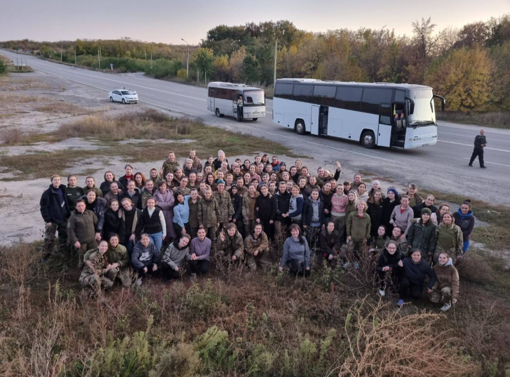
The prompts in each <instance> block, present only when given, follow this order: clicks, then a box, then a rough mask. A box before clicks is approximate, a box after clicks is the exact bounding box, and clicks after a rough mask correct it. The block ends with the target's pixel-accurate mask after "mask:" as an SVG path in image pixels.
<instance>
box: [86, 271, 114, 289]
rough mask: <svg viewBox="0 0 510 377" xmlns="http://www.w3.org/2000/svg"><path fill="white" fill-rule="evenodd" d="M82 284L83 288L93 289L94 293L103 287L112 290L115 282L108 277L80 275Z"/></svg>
mask: <svg viewBox="0 0 510 377" xmlns="http://www.w3.org/2000/svg"><path fill="white" fill-rule="evenodd" d="M80 284H81V286H82V287H83V288H91V289H93V290H94V291H98V290H100V289H101V287H102V288H104V289H109V288H111V287H112V286H113V281H111V280H110V279H109V278H108V277H106V276H99V275H96V274H85V273H82V274H81V275H80Z"/></svg>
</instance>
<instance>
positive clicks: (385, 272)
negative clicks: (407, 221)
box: [375, 241, 402, 297]
mask: <svg viewBox="0 0 510 377" xmlns="http://www.w3.org/2000/svg"><path fill="white" fill-rule="evenodd" d="M401 260H402V253H401V252H400V250H399V249H398V245H397V243H396V242H395V241H389V242H388V243H387V244H386V248H385V249H384V250H383V251H382V252H381V254H380V256H379V261H378V262H377V266H376V267H375V270H376V271H377V274H378V278H379V294H380V295H381V296H383V297H384V296H385V295H386V287H387V285H388V282H389V283H390V284H391V287H392V289H393V290H396V289H397V288H398V286H399V284H400V278H401V276H402V267H400V266H399V265H398V263H399V262H400V261H401ZM387 276H388V277H389V279H387V278H386V277H387Z"/></svg>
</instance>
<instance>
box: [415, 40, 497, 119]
mask: <svg viewBox="0 0 510 377" xmlns="http://www.w3.org/2000/svg"><path fill="white" fill-rule="evenodd" d="M491 71H492V62H491V61H490V59H489V56H488V54H487V52H486V51H485V50H484V49H482V48H480V47H479V46H478V47H475V48H472V49H468V48H461V49H457V50H453V51H451V52H450V53H449V54H448V56H447V57H446V58H440V59H438V60H436V61H435V62H434V63H433V64H432V66H431V67H430V68H429V70H428V71H427V74H426V81H425V83H426V84H427V85H430V86H432V87H433V88H434V90H435V92H437V93H440V94H441V95H444V96H445V97H446V100H447V104H448V110H450V111H462V112H468V111H473V110H482V109H484V105H486V104H487V102H488V101H489V98H490V93H491V85H490V84H491Z"/></svg>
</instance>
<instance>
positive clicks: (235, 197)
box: [230, 183, 246, 239]
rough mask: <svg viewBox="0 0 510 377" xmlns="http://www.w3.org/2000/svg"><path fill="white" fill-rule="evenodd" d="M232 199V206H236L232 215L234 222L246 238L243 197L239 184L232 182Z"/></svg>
mask: <svg viewBox="0 0 510 377" xmlns="http://www.w3.org/2000/svg"><path fill="white" fill-rule="evenodd" d="M230 199H231V201H232V207H233V208H234V214H233V215H232V222H233V223H234V224H236V226H237V230H239V233H241V235H242V236H243V239H244V238H245V236H246V234H245V232H244V222H243V197H242V196H241V194H239V190H238V189H237V184H236V183H232V186H230Z"/></svg>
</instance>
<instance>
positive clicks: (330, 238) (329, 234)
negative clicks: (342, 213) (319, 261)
mask: <svg viewBox="0 0 510 377" xmlns="http://www.w3.org/2000/svg"><path fill="white" fill-rule="evenodd" d="M341 246H342V240H341V236H340V232H339V231H338V230H335V223H334V222H333V221H329V222H328V224H327V226H326V228H325V229H322V232H321V235H320V251H321V253H322V256H323V257H324V259H325V260H326V261H327V262H328V264H329V265H330V267H331V268H335V267H336V264H337V260H338V256H339V254H340V247H341Z"/></svg>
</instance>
